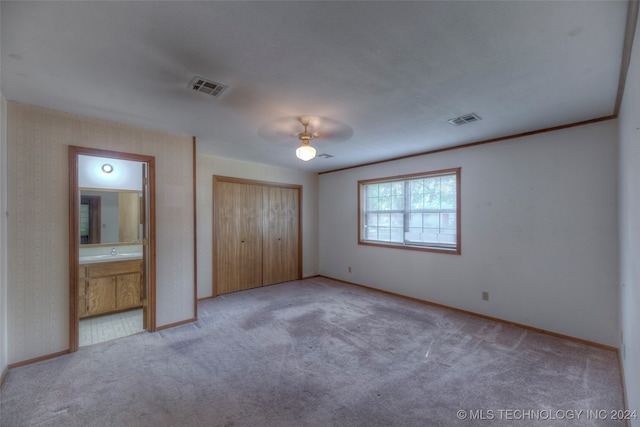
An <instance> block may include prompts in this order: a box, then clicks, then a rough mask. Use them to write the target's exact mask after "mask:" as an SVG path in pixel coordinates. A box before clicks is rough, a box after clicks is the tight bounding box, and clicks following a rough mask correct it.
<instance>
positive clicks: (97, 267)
mask: <svg viewBox="0 0 640 427" xmlns="http://www.w3.org/2000/svg"><path fill="white" fill-rule="evenodd" d="M141 266H142V261H141V260H133V261H114V262H103V263H100V264H91V265H89V267H88V268H89V277H101V276H117V275H119V274H124V273H135V272H138V271H140V267H141Z"/></svg>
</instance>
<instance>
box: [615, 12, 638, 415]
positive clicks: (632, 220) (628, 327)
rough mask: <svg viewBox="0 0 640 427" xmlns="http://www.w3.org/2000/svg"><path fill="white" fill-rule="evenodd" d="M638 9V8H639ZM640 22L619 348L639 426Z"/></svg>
mask: <svg viewBox="0 0 640 427" xmlns="http://www.w3.org/2000/svg"><path fill="white" fill-rule="evenodd" d="M635 7H636V8H637V4H636V5H635ZM636 19H638V18H636ZM638 75H640V22H638V25H637V26H636V32H635V37H634V41H633V48H632V51H631V55H630V61H629V69H628V72H627V80H626V84H625V88H624V96H623V98H622V103H621V106H620V114H619V116H618V133H619V135H618V144H619V145H618V148H619V153H618V155H619V168H618V170H619V172H618V173H619V175H618V215H619V220H618V227H619V230H618V241H619V242H618V245H619V250H618V253H619V273H618V276H619V288H618V293H619V299H618V301H619V337H618V341H619V346H620V363H621V368H622V374H623V386H624V388H625V398H626V402H625V403H626V405H627V409H629V410H630V411H636V412H635V413H636V414H637V415H638V418H636V419H634V420H631V423H630V425H631V426H633V427H636V426H640V366H639V365H638V363H637V361H638V360H639V359H640V329H638V324H640V265H639V264H638V262H637V259H638V256H640V225H639V224H638V221H637V218H638V215H640V198H638V196H637V189H638V187H639V186H640V172H639V171H638V167H637V165H638V162H640V118H639V117H640V78H638Z"/></svg>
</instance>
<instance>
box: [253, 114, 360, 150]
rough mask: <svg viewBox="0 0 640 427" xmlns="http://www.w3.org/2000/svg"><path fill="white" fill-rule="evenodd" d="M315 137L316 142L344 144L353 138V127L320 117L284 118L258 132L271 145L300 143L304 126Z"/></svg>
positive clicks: (264, 126) (261, 128) (263, 126)
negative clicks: (299, 138) (299, 137)
mask: <svg viewBox="0 0 640 427" xmlns="http://www.w3.org/2000/svg"><path fill="white" fill-rule="evenodd" d="M305 124H306V125H307V126H308V131H309V132H310V133H312V134H313V135H314V141H315V142H317V141H327V142H343V141H346V140H348V139H349V138H351V137H352V136H353V129H352V128H351V126H349V125H347V124H345V123H342V122H340V121H338V120H335V119H330V118H328V117H319V116H290V117H282V118H279V119H276V120H273V121H271V122H269V123H265V124H264V125H262V126H261V127H260V129H259V130H258V135H259V136H260V138H262V139H264V140H265V141H267V142H271V143H286V142H291V141H293V142H296V143H297V142H299V140H298V134H299V133H300V132H303V131H304V125H305Z"/></svg>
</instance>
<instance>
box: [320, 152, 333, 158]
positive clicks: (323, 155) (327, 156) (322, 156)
mask: <svg viewBox="0 0 640 427" xmlns="http://www.w3.org/2000/svg"><path fill="white" fill-rule="evenodd" d="M318 157H320V158H322V159H330V158H332V157H333V156H332V155H331V154H327V153H322V154H318Z"/></svg>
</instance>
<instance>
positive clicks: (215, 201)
mask: <svg viewBox="0 0 640 427" xmlns="http://www.w3.org/2000/svg"><path fill="white" fill-rule="evenodd" d="M218 182H229V183H235V184H248V185H259V186H263V187H279V188H290V189H293V190H298V280H300V279H302V188H303V186H302V185H300V184H287V183H282V182H270V181H259V180H255V179H245V178H235V177H231V176H223V175H213V212H212V226H213V228H212V230H211V231H212V232H211V235H212V248H211V249H212V260H211V262H212V264H211V266H212V269H211V284H212V298H215V297H217V296H218V293H217V292H218V279H217V274H216V273H217V272H216V266H217V265H218V264H217V262H218V250H217V241H216V240H217V238H218V236H217V233H216V229H217V228H216V224H217V212H218V211H217V209H218Z"/></svg>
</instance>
